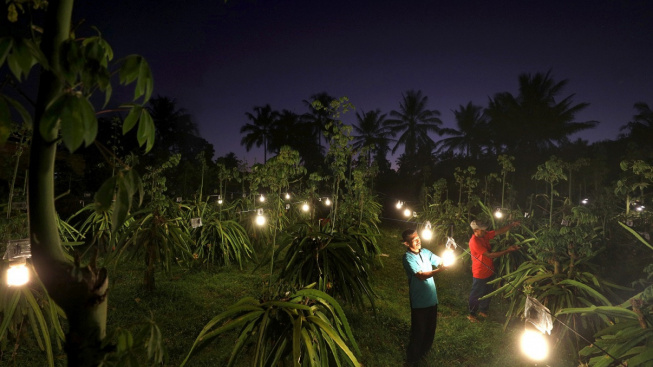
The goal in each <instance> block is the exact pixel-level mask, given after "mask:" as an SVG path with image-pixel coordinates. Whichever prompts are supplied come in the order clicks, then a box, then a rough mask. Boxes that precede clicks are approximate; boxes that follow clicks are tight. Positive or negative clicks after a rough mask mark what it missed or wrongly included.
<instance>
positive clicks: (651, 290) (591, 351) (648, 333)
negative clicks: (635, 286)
mask: <svg viewBox="0 0 653 367" xmlns="http://www.w3.org/2000/svg"><path fill="white" fill-rule="evenodd" d="M620 224H621V223H620ZM621 225H622V227H623V228H624V229H626V230H627V231H628V232H630V233H631V234H632V235H633V236H635V237H636V238H638V239H639V240H640V241H641V242H643V243H644V244H645V245H646V246H648V247H649V248H651V249H653V246H651V245H650V244H649V243H648V241H646V240H644V239H643V238H642V237H641V236H639V234H637V232H635V231H634V230H633V229H631V228H629V227H628V226H626V225H624V224H621ZM644 271H645V272H646V273H647V278H646V279H643V280H642V283H644V284H646V288H645V289H644V290H643V291H642V292H640V293H638V294H636V295H634V296H632V297H631V298H630V299H628V300H627V301H626V302H624V303H622V304H620V305H617V306H611V305H610V306H594V305H592V306H589V307H584V308H566V309H563V310H560V312H559V313H558V314H559V315H568V314H572V315H575V314H579V315H580V316H583V317H587V316H588V315H592V316H595V317H600V318H601V319H602V320H603V321H604V322H605V325H606V326H605V327H604V328H603V329H601V330H600V331H598V332H597V333H596V334H594V337H595V338H596V339H595V341H594V342H593V343H592V344H591V345H588V346H586V347H585V348H583V349H582V350H581V351H580V356H581V357H584V358H589V360H588V362H587V364H586V366H593V367H608V366H617V365H628V366H651V365H653V352H651V351H652V350H653V349H652V347H653V318H652V317H651V311H653V283H652V280H653V266H651V265H649V266H648V267H647V268H646V269H644Z"/></svg>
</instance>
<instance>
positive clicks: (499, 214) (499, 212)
mask: <svg viewBox="0 0 653 367" xmlns="http://www.w3.org/2000/svg"><path fill="white" fill-rule="evenodd" d="M494 217H495V218H497V219H500V218H503V213H502V212H501V209H497V210H496V211H495V212H494Z"/></svg>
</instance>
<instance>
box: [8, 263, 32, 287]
mask: <svg viewBox="0 0 653 367" xmlns="http://www.w3.org/2000/svg"><path fill="white" fill-rule="evenodd" d="M28 281H29V269H27V266H25V264H24V263H20V264H14V265H9V269H7V285H8V286H10V287H12V286H16V287H19V286H21V285H25V284H27V282H28Z"/></svg>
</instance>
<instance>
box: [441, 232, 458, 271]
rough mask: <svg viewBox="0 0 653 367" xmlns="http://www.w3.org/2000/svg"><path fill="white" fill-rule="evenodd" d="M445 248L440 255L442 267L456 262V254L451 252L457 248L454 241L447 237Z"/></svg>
mask: <svg viewBox="0 0 653 367" xmlns="http://www.w3.org/2000/svg"><path fill="white" fill-rule="evenodd" d="M445 247H446V249H445V250H444V253H443V254H442V265H443V266H445V267H446V266H451V265H453V263H454V262H456V254H455V253H454V252H453V250H454V249H455V248H456V247H458V245H457V244H456V241H455V240H454V239H453V237H448V238H447V243H446V244H445Z"/></svg>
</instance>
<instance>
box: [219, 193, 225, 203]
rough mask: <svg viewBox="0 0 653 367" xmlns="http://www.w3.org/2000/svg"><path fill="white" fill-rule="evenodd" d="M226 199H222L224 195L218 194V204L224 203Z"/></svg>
mask: <svg viewBox="0 0 653 367" xmlns="http://www.w3.org/2000/svg"><path fill="white" fill-rule="evenodd" d="M222 203H224V201H223V200H222V195H218V205H222Z"/></svg>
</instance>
